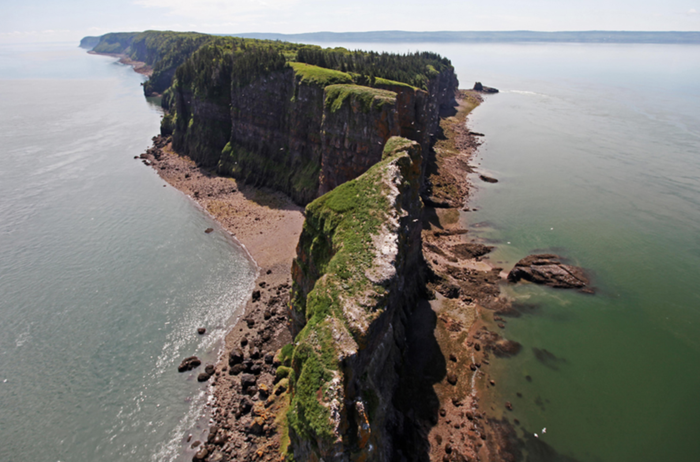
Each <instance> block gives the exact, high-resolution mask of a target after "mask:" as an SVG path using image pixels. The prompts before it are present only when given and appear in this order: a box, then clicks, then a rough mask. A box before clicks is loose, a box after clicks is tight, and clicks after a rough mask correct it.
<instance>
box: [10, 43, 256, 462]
mask: <svg viewBox="0 0 700 462" xmlns="http://www.w3.org/2000/svg"><path fill="white" fill-rule="evenodd" d="M114 61H115V60H114V59H110V58H104V57H99V56H90V55H88V54H86V53H85V51H84V50H80V49H77V48H76V47H75V44H68V45H65V46H46V45H44V46H25V47H0V101H2V105H0V126H2V127H3V129H2V130H1V131H0V294H1V296H0V409H1V412H0V413H1V415H2V418H0V460H2V461H8V462H13V461H36V462H43V461H46V462H55V461H62V462H71V461H75V462H83V461H124V460H137V461H148V460H152V461H167V460H191V457H192V456H191V455H189V457H188V456H187V455H182V454H181V453H182V450H181V448H182V443H183V441H184V439H185V438H186V437H187V435H188V434H189V433H195V434H196V435H198V434H199V433H201V431H202V430H201V428H198V422H200V420H201V418H202V417H203V416H204V417H206V414H205V410H206V409H205V405H206V403H207V401H208V399H209V388H208V386H207V385H206V384H204V385H203V384H199V383H198V382H197V381H196V378H195V375H194V374H193V373H185V374H178V372H177V365H178V364H179V362H180V361H181V360H182V359H183V358H184V357H187V356H190V355H192V354H197V355H199V356H200V357H202V358H204V360H205V361H207V362H212V361H214V360H215V359H216V355H217V354H218V351H219V348H220V345H221V340H222V338H223V335H224V333H225V332H226V330H227V329H228V328H229V326H230V325H231V322H232V321H233V320H234V319H235V317H236V316H237V313H238V311H239V310H240V307H241V304H242V302H243V300H244V298H245V297H246V296H247V294H248V293H249V291H250V290H251V288H252V284H253V280H254V275H255V271H256V269H255V267H254V265H253V264H252V263H251V261H250V260H249V259H248V257H247V254H246V253H245V251H244V250H243V249H242V248H241V247H240V246H239V245H238V244H237V243H236V242H234V241H233V239H232V238H231V237H230V236H229V235H228V234H227V233H226V232H225V231H224V230H222V229H220V228H219V227H218V226H216V224H215V223H214V222H213V220H212V219H211V218H210V217H209V216H207V215H206V214H205V213H204V212H203V211H201V210H199V209H198V208H196V207H195V205H194V203H193V202H192V201H190V200H189V199H188V198H187V197H186V196H184V195H183V194H181V193H180V192H178V191H176V190H175V189H173V188H171V187H163V185H164V182H163V181H162V180H160V179H159V177H158V176H157V175H156V173H155V172H154V171H153V170H152V169H151V168H148V167H146V166H144V165H143V164H142V163H141V162H139V161H137V160H134V159H133V157H134V156H135V155H138V154H140V153H141V152H143V151H144V149H145V148H146V147H148V145H149V143H150V138H151V137H152V136H153V135H154V134H156V133H157V132H158V127H159V119H160V112H159V110H158V108H157V107H154V106H152V105H150V104H149V103H148V102H147V101H146V100H145V98H144V97H143V94H142V91H141V87H140V83H141V81H142V77H141V76H139V75H138V74H136V73H134V72H133V71H132V70H131V68H130V67H125V66H122V65H118V64H115V63H114ZM208 227H213V228H215V230H216V231H215V232H214V233H212V234H205V233H204V230H205V229H206V228H208ZM200 326H204V327H206V328H207V329H208V333H207V335H205V336H203V337H200V336H198V335H197V334H196V328H197V327H200ZM205 423H206V422H205Z"/></svg>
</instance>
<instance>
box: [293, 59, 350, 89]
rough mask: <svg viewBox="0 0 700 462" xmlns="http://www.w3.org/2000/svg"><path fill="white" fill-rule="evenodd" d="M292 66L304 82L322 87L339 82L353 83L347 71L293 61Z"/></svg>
mask: <svg viewBox="0 0 700 462" xmlns="http://www.w3.org/2000/svg"><path fill="white" fill-rule="evenodd" d="M291 66H292V69H294V73H295V74H296V75H297V76H299V77H301V81H302V82H303V83H308V84H314V85H318V86H320V87H326V86H328V85H334V84H339V83H353V80H352V77H351V76H350V74H348V73H346V72H340V71H335V70H333V69H326V68H323V67H319V66H313V65H311V64H304V63H291Z"/></svg>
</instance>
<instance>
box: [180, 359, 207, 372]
mask: <svg viewBox="0 0 700 462" xmlns="http://www.w3.org/2000/svg"><path fill="white" fill-rule="evenodd" d="M200 364H202V361H200V360H199V358H197V357H196V356H190V357H189V358H185V359H183V360H182V362H181V363H180V365H179V366H178V367H177V371H178V372H187V371H191V370H192V369H194V368H196V367H199V365H200Z"/></svg>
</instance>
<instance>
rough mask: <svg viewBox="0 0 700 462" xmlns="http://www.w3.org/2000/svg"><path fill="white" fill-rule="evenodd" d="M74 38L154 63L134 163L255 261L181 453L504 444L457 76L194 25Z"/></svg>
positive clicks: (444, 451)
mask: <svg viewBox="0 0 700 462" xmlns="http://www.w3.org/2000/svg"><path fill="white" fill-rule="evenodd" d="M85 41H86V43H87V42H89V43H90V45H93V44H94V51H95V52H96V53H111V54H116V55H119V56H122V59H124V57H126V58H127V59H129V60H131V62H134V61H137V62H140V63H144V65H143V66H141V69H144V68H146V66H148V67H150V68H151V69H152V72H151V74H150V78H149V80H148V81H147V82H146V83H145V84H144V91H145V93H146V94H147V95H150V94H160V95H162V96H163V107H164V109H165V110H166V111H167V113H166V115H165V116H164V118H163V122H162V125H161V136H159V137H156V138H154V146H153V147H152V148H150V149H149V150H148V151H147V152H146V153H144V154H143V155H142V156H140V157H141V159H142V160H143V162H144V163H145V164H147V165H150V166H152V167H153V168H154V169H156V171H157V172H158V173H159V175H160V176H161V177H162V178H163V179H164V180H165V181H167V182H168V183H169V184H171V185H172V186H174V187H176V188H177V189H179V190H181V191H183V192H184V193H185V194H187V195H188V196H190V197H191V198H192V199H193V200H195V201H197V203H199V204H200V205H201V206H202V207H203V208H204V209H205V210H207V211H208V212H209V213H210V214H211V215H212V216H214V217H215V218H216V219H217V220H218V221H219V222H220V223H221V224H222V226H223V227H224V228H226V229H227V230H228V231H230V232H231V233H232V234H233V235H234V236H235V237H236V238H237V239H238V240H239V241H240V242H241V243H242V244H243V245H244V246H245V247H246V248H247V249H248V251H249V252H250V254H251V256H252V257H253V258H254V259H255V261H256V262H257V264H258V266H259V268H260V272H259V276H258V279H257V281H256V288H255V290H254V291H253V293H252V294H251V298H250V300H249V301H248V303H247V305H246V308H245V313H244V315H243V317H242V319H241V320H240V321H239V322H238V323H237V324H236V325H235V327H234V328H233V330H232V332H231V333H230V334H229V335H228V336H227V339H226V347H225V351H224V354H223V356H222V358H221V359H220V361H219V363H218V364H216V365H215V366H214V367H210V368H207V372H206V373H204V376H205V377H203V381H206V380H210V381H211V383H212V385H213V390H214V396H215V409H214V413H213V416H214V421H215V424H214V425H212V427H211V428H210V431H209V436H208V438H207V440H206V441H194V442H191V444H190V443H189V442H188V444H190V451H191V453H192V457H193V460H195V461H205V460H206V461H212V462H214V461H223V460H320V459H323V460H338V461H340V460H358V461H359V460H367V461H369V460H376V461H385V460H386V461H388V460H455V461H458V460H473V459H478V460H510V459H511V458H512V457H515V453H516V452H517V451H518V448H517V444H516V443H515V442H514V439H513V434H514V432H513V431H512V424H511V423H510V422H509V421H508V420H507V419H502V420H494V419H492V418H489V416H488V414H487V412H485V410H482V409H480V407H479V406H480V399H481V397H480V395H479V391H478V390H486V389H488V386H489V383H490V384H491V385H490V386H493V383H492V382H489V380H490V379H489V376H488V372H487V371H488V365H489V362H488V361H489V357H490V355H496V356H508V355H512V354H516V353H517V352H518V350H519V345H518V344H516V343H514V342H510V341H508V340H506V339H503V338H501V336H500V335H498V334H497V333H494V332H491V331H489V330H488V328H487V327H486V326H487V324H488V325H492V324H493V322H494V320H495V321H497V320H498V314H496V315H494V314H493V313H494V311H498V310H504V309H506V308H507V302H506V301H505V300H502V299H501V298H500V297H499V289H498V287H497V283H498V282H499V281H500V280H501V277H500V275H499V273H500V271H501V269H500V268H492V267H491V266H489V265H488V264H487V263H486V262H484V261H482V257H483V256H484V255H485V254H487V253H488V252H489V250H490V249H489V248H488V247H487V246H484V245H482V244H480V243H478V242H472V241H471V240H470V239H468V237H467V236H468V231H467V230H466V229H464V228H463V227H462V226H461V224H460V221H459V214H460V210H462V209H468V198H469V192H470V184H469V180H468V174H469V173H472V172H473V170H472V167H471V166H470V158H471V156H472V154H473V152H474V150H475V149H476V148H477V146H478V145H479V137H478V136H477V135H478V134H473V133H471V132H470V131H469V130H468V128H467V126H466V119H467V116H468V114H469V112H470V111H471V110H472V109H473V108H474V107H476V106H477V105H478V104H479V103H480V102H481V101H482V97H481V95H480V94H479V93H478V92H474V91H461V90H457V85H458V83H457V79H456V76H455V75H454V70H453V69H452V66H451V64H450V62H449V60H447V59H446V58H442V57H440V56H438V55H435V54H432V53H415V54H409V55H392V54H387V53H383V54H379V53H365V52H358V51H355V52H350V51H348V50H345V49H333V50H329V49H322V48H320V47H315V46H307V45H299V44H290V43H280V42H269V41H259V40H253V39H236V38H232V37H213V36H207V35H204V34H194V33H186V34H180V33H171V32H165V33H160V32H153V31H149V32H144V33H125V34H107V35H105V36H102V37H99V38H97V40H93V39H91V40H88V38H86V39H85ZM175 50H177V52H176V51H175ZM302 206H306V207H305V209H302ZM203 232H204V230H203ZM494 316H495V317H494ZM484 384H485V385H484ZM482 393H483V391H482Z"/></svg>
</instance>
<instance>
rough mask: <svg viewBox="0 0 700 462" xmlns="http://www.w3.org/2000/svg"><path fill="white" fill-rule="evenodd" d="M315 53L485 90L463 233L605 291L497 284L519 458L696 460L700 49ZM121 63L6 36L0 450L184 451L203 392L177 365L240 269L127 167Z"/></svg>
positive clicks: (170, 199) (140, 114)
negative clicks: (517, 347) (428, 58)
mask: <svg viewBox="0 0 700 462" xmlns="http://www.w3.org/2000/svg"><path fill="white" fill-rule="evenodd" d="M321 45H323V46H346V47H347V48H350V49H366V50H372V49H373V50H378V51H396V52H407V51H416V50H430V51H435V52H438V53H440V54H442V55H443V56H446V57H448V58H450V59H451V60H452V62H453V64H454V66H455V69H456V72H457V75H458V77H459V79H460V82H461V83H462V85H461V87H462V88H470V87H472V85H473V84H474V82H475V81H481V82H482V83H483V84H484V85H488V86H492V87H496V88H499V89H500V90H501V92H500V93H498V94H495V95H488V96H486V97H485V102H484V103H483V104H482V105H481V106H480V107H478V108H477V109H476V110H475V111H474V112H473V114H472V115H471V116H470V118H469V125H470V128H471V129H472V130H474V131H477V132H480V133H483V134H484V135H485V136H484V138H483V141H484V144H483V145H482V146H481V147H480V149H479V151H478V152H477V155H476V158H475V159H474V163H475V164H476V165H477V167H478V170H479V173H486V174H488V175H489V176H493V177H495V178H497V179H498V180H499V182H498V183H495V184H489V183H483V182H481V181H480V180H479V179H478V174H475V175H473V176H472V177H471V178H470V179H471V180H472V182H473V183H474V188H473V192H472V196H471V198H470V202H469V205H470V208H474V209H476V211H471V212H464V213H462V220H463V221H464V223H465V224H467V225H468V226H469V228H470V232H469V234H468V236H469V237H470V238H473V239H476V240H479V241H481V242H486V243H490V244H491V245H494V246H495V250H494V252H493V253H492V254H491V255H490V257H489V260H490V261H491V262H492V263H493V264H494V265H496V266H499V267H502V268H504V269H505V270H509V269H510V268H511V267H512V266H513V265H514V264H515V262H517V261H518V260H519V259H520V258H522V257H524V256H526V255H529V254H532V253H536V252H554V253H557V254H559V255H561V256H562V257H564V258H565V259H567V261H570V262H572V263H574V264H577V265H580V266H582V267H584V268H585V269H586V270H587V271H588V272H589V274H590V275H591V277H592V280H593V284H594V286H595V287H596V289H597V293H596V294H595V295H585V294H579V293H575V292H566V291H560V290H552V289H547V288H542V287H535V286H532V285H522V286H508V285H504V286H503V288H502V290H503V294H504V296H507V297H509V298H510V299H511V300H513V302H514V303H515V305H516V306H517V307H518V308H519V310H520V312H521V313H522V315H521V316H519V317H517V318H507V323H506V328H505V329H504V330H503V331H500V330H499V332H500V333H502V335H504V336H506V337H507V338H510V339H512V340H516V341H519V342H520V343H521V344H522V345H523V350H522V352H521V353H520V354H519V355H517V356H515V357H513V358H510V359H494V360H493V361H491V365H490V372H489V373H490V374H491V376H492V377H494V378H495V379H496V382H497V384H498V385H497V386H496V387H495V388H492V391H493V394H492V395H491V397H490V398H489V402H488V403H487V405H488V406H489V407H493V413H495V414H500V415H503V416H505V417H508V418H509V419H510V420H511V421H512V420H513V419H515V418H517V419H518V420H519V421H520V425H519V426H517V427H516V428H517V429H518V430H517V431H518V434H519V436H520V437H521V438H522V440H523V441H524V444H525V451H526V460H527V461H530V462H539V461H581V462H584V461H611V462H617V461H657V460H673V461H695V460H697V454H700V439H698V438H697V436H696V435H695V433H696V430H697V429H698V428H700V399H698V398H697V390H699V389H700V367H699V366H700V284H698V282H697V278H698V273H699V270H700V232H699V230H700V109H699V108H700V84H698V81H700V80H699V79H698V76H700V46H697V45H635V44H625V45H619V44H551V43H550V44H537V43H529V44H445V43H424V44H418V43H411V44H395V43H392V44H378V43H368V44H359V43H352V44H340V43H334V44H328V43H324V44H321ZM114 61H115V60H114V59H112V58H106V57H99V56H90V55H87V54H86V53H85V51H84V50H80V49H78V48H76V47H75V46H74V44H60V45H52V46H46V45H32V46H22V47H20V46H12V47H10V46H3V47H0V95H1V100H2V101H3V104H2V106H0V120H1V121H2V126H3V127H4V130H3V131H2V132H0V138H1V141H2V143H1V144H0V146H2V148H0V156H1V159H0V236H1V238H0V293H1V294H2V297H1V298H0V408H1V409H2V413H3V419H1V420H0V442H2V443H3V444H1V445H0V459H2V460H8V461H14V460H33V461H59V460H60V461H62V462H69V461H83V460H101V461H112V460H114V461H117V460H124V459H126V458H127V457H128V458H130V459H133V460H152V461H160V460H178V459H177V457H178V454H179V449H180V447H181V443H182V440H183V438H185V437H186V435H187V434H188V433H191V432H192V431H193V430H192V429H193V428H194V429H195V430H197V424H196V422H201V421H202V418H204V419H206V406H205V405H206V401H207V399H208V392H207V386H206V385H201V384H198V383H197V382H196V380H195V379H194V375H193V374H178V373H177V371H176V367H177V364H178V363H179V361H180V360H181V359H182V358H184V357H185V356H189V355H191V354H198V355H200V356H202V357H204V358H205V360H206V361H213V360H214V358H215V356H216V353H217V351H218V348H219V345H220V342H221V338H222V336H223V334H224V332H225V331H226V329H227V327H228V326H230V325H231V323H232V322H233V321H234V320H235V318H236V316H237V313H238V310H240V307H241V304H242V301H243V300H244V298H245V297H246V295H247V294H248V293H249V291H250V289H251V286H252V282H253V278H254V275H255V272H256V268H255V266H254V265H253V264H252V263H251V261H250V259H249V258H248V257H247V255H246V253H245V251H244V249H241V248H240V246H238V245H237V243H236V242H235V240H233V239H232V238H231V237H230V236H228V235H227V234H226V233H225V232H224V231H223V230H221V229H220V228H219V227H217V226H216V225H215V224H214V223H213V221H212V220H211V218H210V217H208V216H207V215H206V214H205V213H204V212H203V211H201V210H200V209H198V208H197V207H196V205H195V204H194V203H193V202H192V201H190V200H189V199H188V198H186V197H185V196H184V195H182V194H181V193H179V192H178V191H176V190H174V189H173V188H171V187H165V188H164V187H163V184H164V183H163V181H162V180H160V179H159V177H158V176H157V175H156V174H155V172H154V171H152V170H151V169H150V168H147V167H145V166H144V165H142V164H141V163H140V162H139V161H137V160H134V159H133V157H134V156H136V155H138V154H140V153H141V152H143V150H144V149H145V148H146V147H148V145H149V142H150V137H151V136H153V135H155V134H156V133H157V131H158V122H159V118H160V111H159V109H158V108H157V107H156V106H155V105H153V104H151V103H149V102H148V101H147V100H146V99H145V98H144V97H143V94H142V92H141V88H140V86H139V84H140V83H141V82H142V81H143V77H141V76H139V75H138V74H135V73H134V72H133V71H132V70H131V68H129V67H127V66H123V65H119V64H116V63H115V62H114ZM207 227H213V228H215V230H216V231H215V232H214V233H212V234H210V235H207V234H204V232H203V230H204V229H205V228H207ZM200 326H204V327H207V329H208V330H210V332H211V334H208V335H205V336H204V337H198V336H197V335H196V333H195V330H196V328H197V327H200ZM494 328H496V327H494ZM496 329H497V328H496ZM528 378H529V380H528ZM518 393H520V395H522V396H521V397H520V396H518ZM505 401H510V402H512V403H513V411H506V410H505V409H504V406H503V403H504V402H505ZM543 428H546V429H547V430H546V433H544V432H543V431H542V429H543ZM197 431H201V430H197ZM535 433H537V434H538V437H535V436H534V434H535Z"/></svg>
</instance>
